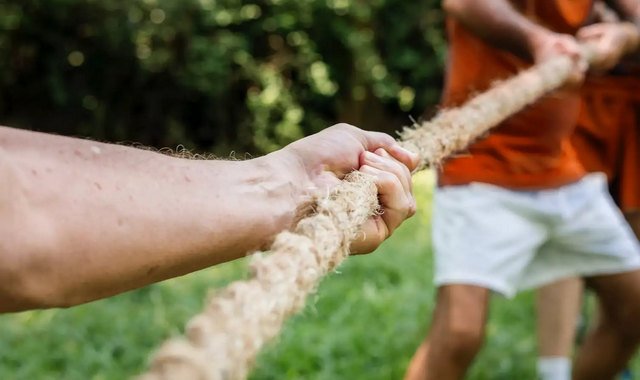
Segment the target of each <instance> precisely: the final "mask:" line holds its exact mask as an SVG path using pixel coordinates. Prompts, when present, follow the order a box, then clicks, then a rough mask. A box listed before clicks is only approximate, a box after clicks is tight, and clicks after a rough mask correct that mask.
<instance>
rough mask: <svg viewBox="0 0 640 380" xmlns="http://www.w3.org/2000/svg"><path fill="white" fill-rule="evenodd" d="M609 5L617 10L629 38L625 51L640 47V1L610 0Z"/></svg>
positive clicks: (633, 50)
mask: <svg viewBox="0 0 640 380" xmlns="http://www.w3.org/2000/svg"><path fill="white" fill-rule="evenodd" d="M609 3H610V5H611V6H612V7H613V8H614V9H615V10H616V11H617V12H618V14H619V15H620V19H621V20H622V21H624V23H623V24H622V25H623V27H625V29H626V31H627V33H628V35H629V38H628V42H629V43H628V46H627V47H626V49H625V50H626V51H627V52H635V51H637V50H638V48H640V1H639V0H610V1H609Z"/></svg>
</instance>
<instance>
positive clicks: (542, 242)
mask: <svg viewBox="0 0 640 380" xmlns="http://www.w3.org/2000/svg"><path fill="white" fill-rule="evenodd" d="M433 244H434V255H435V273H436V274H435V283H436V284H437V285H445V284H468V285H478V286H482V287H486V288H488V289H491V290H493V291H496V292H499V293H502V294H504V295H505V296H508V297H511V296H513V295H514V294H515V293H516V291H517V290H520V289H526V288H535V287H539V286H541V285H545V284H548V283H551V282H553V281H556V280H559V279H561V278H566V277H573V276H580V277H585V276H593V275H599V274H613V273H621V272H628V271H631V270H635V269H639V268H640V244H639V243H638V241H637V239H636V238H635V236H634V234H633V232H632V230H631V228H630V227H629V226H628V224H627V223H626V221H625V219H624V217H623V216H622V214H621V213H620V211H619V210H618V208H617V207H616V206H615V204H614V203H613V201H612V200H611V196H610V195H609V193H608V192H607V186H606V180H605V177H604V176H603V175H601V174H590V175H588V176H586V177H584V178H583V179H581V180H580V181H578V182H576V183H572V184H569V185H566V186H562V187H560V188H555V189H552V190H541V191H514V190H509V189H505V188H502V187H498V186H493V185H488V184H483V183H472V184H469V185H464V186H449V187H444V188H438V189H437V190H436V192H435V196H434V210H433Z"/></svg>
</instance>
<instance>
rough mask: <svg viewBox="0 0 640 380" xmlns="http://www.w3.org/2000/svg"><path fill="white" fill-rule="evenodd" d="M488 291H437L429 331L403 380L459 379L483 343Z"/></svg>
mask: <svg viewBox="0 0 640 380" xmlns="http://www.w3.org/2000/svg"><path fill="white" fill-rule="evenodd" d="M488 308H489V290H487V289H485V288H481V287H478V286H472V285H445V286H442V287H440V288H439V289H438V298H437V303H436V308H435V311H434V314H433V321H432V322H431V329H430V331H429V335H428V336H427V339H426V340H425V342H424V343H423V344H422V345H421V346H420V348H419V349H418V351H417V352H416V353H415V355H414V356H413V359H412V360H411V363H410V365H409V369H408V370H407V373H406V375H405V380H454V379H462V377H463V376H464V374H465V373H466V371H467V369H468V368H469V366H470V365H471V362H472V361H473V358H474V357H475V356H476V354H477V353H478V351H479V350H480V347H481V346H482V343H483V339H484V328H485V324H486V321H487V310H488Z"/></svg>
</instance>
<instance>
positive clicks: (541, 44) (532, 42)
mask: <svg viewBox="0 0 640 380" xmlns="http://www.w3.org/2000/svg"><path fill="white" fill-rule="evenodd" d="M554 34H555V33H553V32H551V31H549V30H547V29H545V28H543V27H540V26H538V25H532V27H531V29H530V30H529V31H528V32H527V49H528V51H529V55H530V56H531V59H532V60H533V61H534V62H538V61H539V59H540V56H541V54H540V52H541V51H543V50H544V49H545V48H546V47H547V46H548V45H549V41H550V40H551V39H552V38H553V37H554Z"/></svg>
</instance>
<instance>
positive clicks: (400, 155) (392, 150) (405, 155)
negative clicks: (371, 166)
mask: <svg viewBox="0 0 640 380" xmlns="http://www.w3.org/2000/svg"><path fill="white" fill-rule="evenodd" d="M385 150H386V151H387V153H389V154H390V155H391V156H393V158H395V159H396V160H398V161H400V162H402V163H403V164H404V165H405V166H406V167H407V168H408V169H409V171H410V172H413V171H414V170H416V168H417V167H418V164H419V163H420V157H419V156H418V155H417V154H416V153H413V152H411V151H409V150H406V149H404V148H403V147H401V146H400V145H399V144H393V145H391V146H390V147H388V148H386V149H385Z"/></svg>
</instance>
